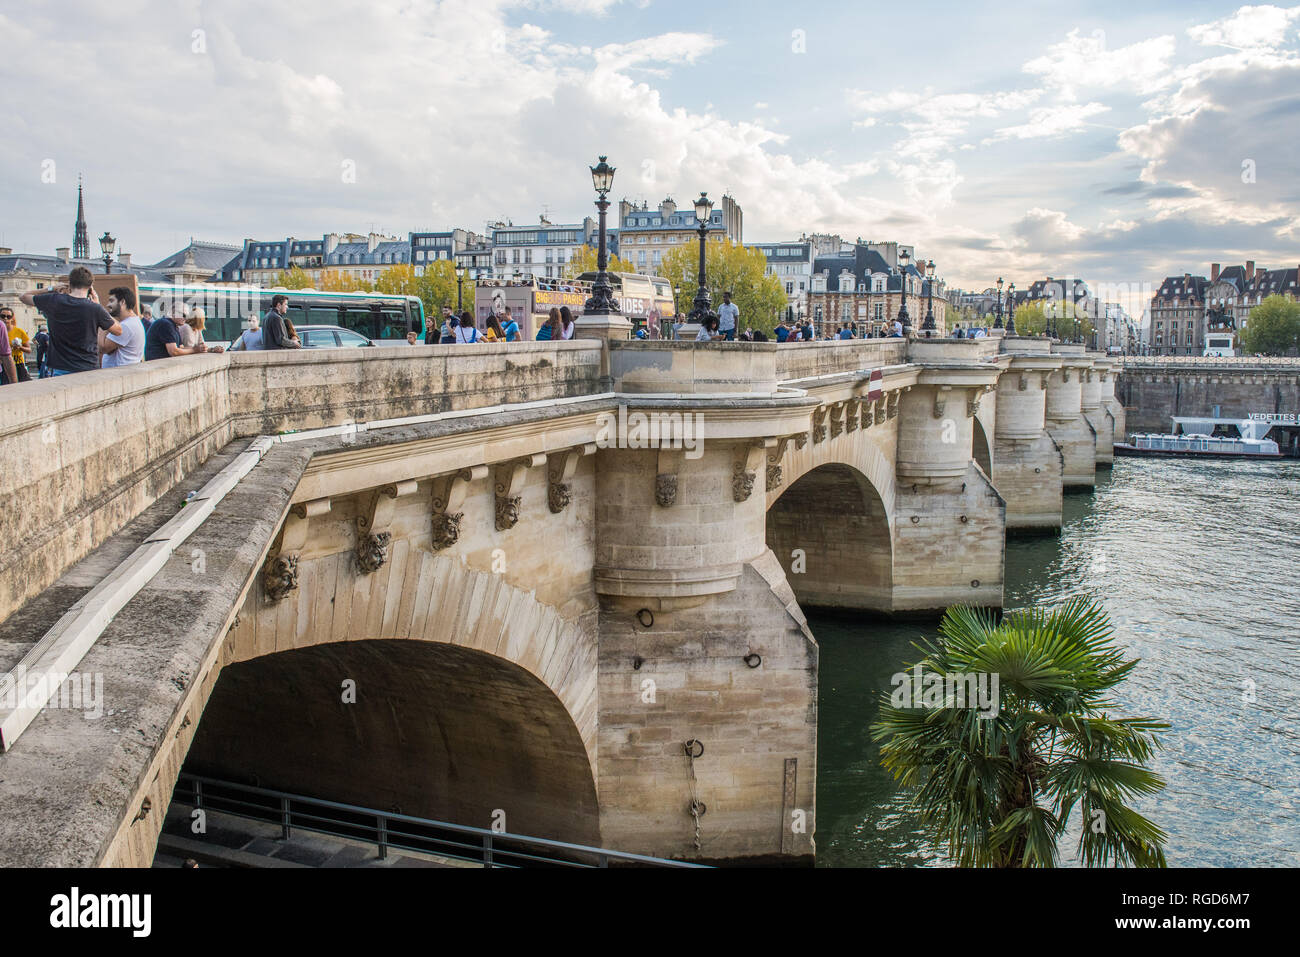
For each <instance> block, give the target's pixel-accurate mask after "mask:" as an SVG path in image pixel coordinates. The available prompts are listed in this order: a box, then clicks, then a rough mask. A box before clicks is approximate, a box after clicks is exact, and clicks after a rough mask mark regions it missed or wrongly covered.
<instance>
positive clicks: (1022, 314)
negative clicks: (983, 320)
mask: <svg viewBox="0 0 1300 957" xmlns="http://www.w3.org/2000/svg"><path fill="white" fill-rule="evenodd" d="M995 318H996V317H994V318H990V319H989V320H988V323H987V324H988V325H990V326H991V325H992V324H993V323H994V321H995ZM1006 319H1007V317H1006V313H1005V312H1004V313H1003V314H1002V321H1003V322H1004V323H1005V322H1006ZM1015 319H1016V335H1018V336H1041V335H1042V334H1043V331H1044V330H1045V329H1046V328H1047V315H1046V314H1045V313H1044V312H1043V307H1042V305H1040V304H1039V303H1036V302H1035V303H1029V304H1026V305H1023V306H1018V307H1017V308H1016V314H1015ZM1057 331H1058V332H1059V331H1060V330H1059V329H1058V330H1057Z"/></svg>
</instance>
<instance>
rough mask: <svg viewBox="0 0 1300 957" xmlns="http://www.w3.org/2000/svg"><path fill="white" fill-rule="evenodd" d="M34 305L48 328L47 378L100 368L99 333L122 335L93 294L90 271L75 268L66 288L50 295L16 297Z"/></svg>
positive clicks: (41, 293) (24, 302)
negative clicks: (48, 367)
mask: <svg viewBox="0 0 1300 957" xmlns="http://www.w3.org/2000/svg"><path fill="white" fill-rule="evenodd" d="M18 298H19V300H20V301H21V302H22V304H23V305H24V306H34V307H35V308H37V309H39V310H40V312H41V315H43V316H44V317H45V321H46V322H47V323H48V324H49V328H50V375H52V376H54V375H70V374H71V373H73V372H91V371H93V370H95V369H98V368H99V344H98V331H97V330H99V329H103V330H105V331H107V332H111V333H113V335H115V336H120V335H121V334H122V324H121V323H120V322H118V321H117V320H116V319H114V318H113V317H112V316H110V315H109V314H108V313H107V312H106V311H105V310H104V307H103V306H101V305H100V304H99V297H98V296H96V295H95V290H94V283H93V280H92V277H91V274H90V270H89V269H87V268H86V267H85V266H78V267H77V268H76V269H74V270H72V272H71V274H69V276H68V284H67V285H66V286H55V287H54V288H53V289H51V290H50V291H49V292H37V293H33V292H25V293H23V294H22V295H21V296H19V297H18Z"/></svg>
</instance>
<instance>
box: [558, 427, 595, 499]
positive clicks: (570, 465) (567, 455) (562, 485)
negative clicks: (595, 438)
mask: <svg viewBox="0 0 1300 957" xmlns="http://www.w3.org/2000/svg"><path fill="white" fill-rule="evenodd" d="M595 453H596V443H595V442H588V443H587V444H586V445H579V446H575V447H574V448H571V449H565V450H564V451H563V452H560V453H559V454H558V455H552V456H551V458H550V466H549V468H547V470H546V506H547V508H549V509H550V510H551V512H552V513H554V514H556V515H558V514H559V513H560V512H563V511H564V509H565V508H566V507H567V506H568V504H569V502H571V501H572V500H573V489H572V488H571V487H570V485H569V479H571V478H573V473H574V472H575V471H577V468H578V463H579V462H580V461H581V460H582V457H583V456H584V455H594V454H595Z"/></svg>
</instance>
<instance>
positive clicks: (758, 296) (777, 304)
mask: <svg viewBox="0 0 1300 957" xmlns="http://www.w3.org/2000/svg"><path fill="white" fill-rule="evenodd" d="M704 266H705V278H706V281H707V282H708V286H709V294H710V295H711V296H712V297H713V310H714V311H715V312H716V311H717V309H718V305H719V304H720V303H721V302H722V294H723V292H725V291H727V290H730V291H731V301H732V302H734V303H735V304H736V306H737V307H738V308H739V309H740V324H739V328H738V329H737V332H741V331H743V330H744V329H745V328H751V329H761V330H763V332H765V333H767V334H768V335H769V336H770V335H772V331H773V330H774V329H775V328H776V324H777V322H779V321H780V319H781V317H782V316H783V315H785V307H786V297H785V288H784V287H783V286H782V285H781V280H779V279H777V278H776V277H775V276H769V275H768V274H767V257H765V256H764V255H763V253H762V251H761V250H758V249H751V248H747V247H745V246H740V245H737V244H736V243H733V242H732V241H731V240H729V239H727V240H723V241H722V242H714V241H712V240H710V241H709V242H708V243H706V245H705V250H704ZM699 270H700V247H699V244H698V243H694V242H692V243H683V244H682V245H680V246H674V247H673V248H672V249H670V250H668V252H666V253H664V258H663V265H662V266H661V267H660V269H659V275H661V276H662V277H663V278H665V279H667V280H668V281H669V282H670V283H672V284H673V286H674V287H678V286H680V287H681V293H680V294H679V295H678V297H677V301H678V308H679V309H681V310H682V312H690V309H691V302H692V301H693V300H694V299H695V290H696V287H697V285H698V279H699Z"/></svg>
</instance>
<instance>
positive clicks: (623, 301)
mask: <svg viewBox="0 0 1300 957" xmlns="http://www.w3.org/2000/svg"><path fill="white" fill-rule="evenodd" d="M579 278H580V279H584V280H587V281H588V282H593V283H594V282H595V281H596V273H594V272H584V273H583V274H582V275H581V276H580V277H579ZM609 283H610V285H611V286H613V287H614V301H615V302H617V303H618V306H619V311H620V312H622V314H623V315H624V316H625V317H626V318H628V319H631V320H632V331H633V333H634V334H635V332H636V330H637V329H638V328H643V329H645V330H646V334H647V335H649V336H650V338H651V339H658V338H660V337H661V331H666V333H667V337H668V338H671V337H672V320H673V315H674V314H675V313H676V311H677V309H676V306H675V304H674V302H673V286H672V283H670V282H669V281H668V280H667V279H664V278H663V277H661V276H647V275H643V274H641V273H634V272H612V273H609Z"/></svg>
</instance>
